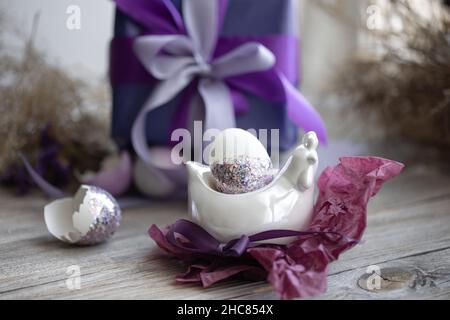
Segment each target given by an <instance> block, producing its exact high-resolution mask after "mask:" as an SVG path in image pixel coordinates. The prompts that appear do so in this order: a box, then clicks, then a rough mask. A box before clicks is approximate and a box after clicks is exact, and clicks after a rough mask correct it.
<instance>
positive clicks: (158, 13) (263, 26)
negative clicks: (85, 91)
mask: <svg viewBox="0 0 450 320" xmlns="http://www.w3.org/2000/svg"><path fill="white" fill-rule="evenodd" d="M115 2H116V5H117V10H116V17H115V31H114V38H113V40H112V42H111V51H110V80H111V85H112V98H113V112H112V136H113V138H114V140H115V141H116V143H117V144H118V145H119V146H120V147H121V148H123V149H126V148H130V147H131V146H132V144H133V145H134V147H135V149H139V148H136V143H137V142H136V141H133V143H132V140H133V139H134V140H139V139H137V138H136V137H134V138H133V136H136V135H138V134H137V133H136V134H134V135H133V134H132V131H133V130H134V129H135V130H136V131H139V130H142V131H144V132H143V133H142V135H143V137H142V138H143V139H141V140H145V144H148V145H150V146H152V145H170V136H171V132H172V131H173V130H174V129H176V128H191V127H192V122H193V121H194V120H205V118H207V119H209V122H210V125H208V124H207V125H206V128H208V127H218V129H224V128H226V127H233V126H236V127H240V128H243V129H249V128H252V129H255V130H259V129H268V131H269V138H268V145H269V147H270V141H271V139H270V129H279V146H280V149H281V150H287V149H289V148H290V147H292V146H293V144H294V143H295V142H296V141H297V134H298V127H301V129H304V130H308V131H309V130H313V131H316V132H318V135H319V139H321V140H322V141H324V140H325V130H324V128H323V123H322V122H321V120H320V116H319V115H318V114H317V112H316V111H315V110H314V109H313V108H312V107H311V106H310V105H309V104H308V103H307V101H306V100H305V99H304V98H303V97H302V96H301V95H299V93H298V92H297V91H296V89H295V86H296V85H297V84H298V83H299V80H300V79H299V75H298V71H299V68H298V66H299V41H298V38H297V36H296V19H295V16H294V15H295V13H296V10H294V3H293V1H291V0H265V1H260V0H246V1H242V0H228V1H226V0H213V1H209V0H208V1H205V0H193V1H189V2H187V1H181V0H172V1H170V0H153V1H149V0H146V1H144V0H115ZM184 7H186V8H184ZM188 7H189V8H188ZM183 9H186V10H183ZM211 13H212V14H211ZM196 27H197V29H196ZM209 30H213V31H211V32H205V31H209ZM169 36H174V37H187V38H188V39H189V40H190V39H193V40H194V41H193V42H194V44H198V43H199V42H200V47H208V45H209V47H210V48H209V56H208V58H205V56H204V58H205V59H201V60H202V61H201V63H199V66H200V67H204V69H205V70H207V71H205V72H203V71H198V70H196V71H195V72H196V73H195V74H194V75H193V76H191V78H190V81H188V82H189V83H187V84H186V85H185V86H184V87H183V86H182V87H181V88H180V89H179V90H176V92H175V93H170V94H169V96H170V97H169V98H168V99H164V98H166V97H164V98H163V99H159V100H161V101H160V102H161V103H159V104H158V105H157V106H155V105H151V106H149V104H152V103H153V102H154V101H150V102H149V99H150V100H151V98H149V97H151V96H152V95H153V94H154V93H155V91H156V90H155V88H157V87H158V86H160V85H161V83H164V85H165V87H166V88H165V89H166V91H170V90H171V89H170V87H171V82H170V81H173V83H174V86H177V81H178V82H179V81H180V78H179V77H178V76H180V74H183V72H182V71H184V70H182V69H177V66H178V65H182V64H183V58H186V56H187V55H192V56H193V57H194V59H195V61H198V59H197V58H198V56H201V54H200V55H199V54H197V53H198V52H188V53H186V52H184V51H183V50H185V49H186V48H184V49H183V50H181V49H179V48H178V49H177V48H175V49H174V47H176V46H175V45H172V46H171V44H168V43H166V44H167V46H165V47H158V48H157V49H155V42H157V40H158V39H165V38H167V37H169ZM152 37H153V38H152ZM158 37H160V38H158ZM164 37H165V38H164ZM177 39H178V38H177ZM211 39H212V40H211ZM141 40H142V41H141ZM146 41H147V42H146ZM152 41H153V42H152ZM208 41H209V42H208ZM136 42H139V43H138V45H137V46H136ZM180 43H182V42H180ZM205 43H206V44H207V45H206V46H205V45H204V44H205ZM256 44H258V45H259V46H256ZM146 45H147V47H146ZM152 46H153V47H152ZM179 46H180V45H179ZM158 50H159V52H158V53H155V52H156V51H158ZM177 50H178V51H177ZM252 50H253V51H252ZM182 51H183V52H182ZM185 51H186V50H185ZM194 51H195V50H194ZM200 51H201V50H200ZM233 51H234V52H233ZM230 53H231V54H230ZM158 54H159V55H160V56H157V55H158ZM227 54H228V56H230V57H231V58H234V60H235V61H234V65H233V63H231V64H228V65H226V64H227V61H226V60H227V58H228V57H225V56H226V55H227ZM251 54H255V59H252V57H251ZM258 54H259V55H260V56H264V57H261V59H262V61H261V63H259V62H258V63H259V65H255V66H252V64H253V62H254V61H258ZM174 55H178V58H179V59H177V60H175V59H173V58H174V57H173V56H174ZM240 55H241V56H242V57H243V58H242V59H240V57H241V56H240ZM221 57H225V59H221V60H220V58H221ZM165 59H166V60H167V59H169V60H168V61H164V60H165ZM170 59H172V60H170ZM246 59H247V60H246ZM214 60H216V61H220V63H225V65H226V68H223V69H226V70H225V71H224V70H222V71H221V72H222V74H221V75H220V80H221V81H220V85H217V86H216V87H213V88H211V86H210V88H209V89H208V92H207V93H205V92H204V91H206V89H205V90H203V91H202V87H201V86H202V85H203V87H204V88H205V87H207V86H208V84H207V83H206V82H207V81H205V80H204V79H205V78H207V79H208V81H209V80H211V79H217V78H219V76H217V74H219V73H220V71H219V72H216V73H215V74H214V70H216V69H220V66H219V67H218V68H216V65H214V63H213V62H214ZM228 60H230V59H228ZM231 60H232V59H231ZM239 60H241V62H239ZM224 61H225V62H224ZM246 61H247V62H248V63H246ZM264 61H265V62H264ZM166 62H167V64H166ZM228 62H229V61H228ZM220 63H219V64H220ZM239 63H240V65H239ZM189 66H190V65H189ZM210 66H212V67H210ZM200 67H199V68H200ZM234 67H236V69H239V68H241V69H244V70H239V72H234V73H233V72H232V71H231V74H230V70H232V69H233V68H234ZM200 69H201V68H200ZM211 69H213V72H212V73H209V71H210V70H211ZM172 71H173V72H172ZM216 71H217V70H216ZM161 72H163V73H164V72H165V74H164V75H161ZM171 72H172V73H171ZM168 73H171V74H168ZM223 74H225V75H223ZM174 75H175V76H174ZM164 76H166V77H165V78H164ZM171 77H173V78H176V77H178V78H176V79H171ZM181 80H183V79H181ZM214 81H215V80H214ZM205 83H206V84H205ZM217 88H218V89H220V90H219V94H218V95H217V94H216V93H217V92H214V90H215V89H217ZM216 91H217V90H216ZM225 91H226V92H225ZM199 93H200V95H199ZM202 93H203V94H202ZM214 94H216V95H214ZM208 97H209V101H208ZM199 98H200V99H199ZM155 99H158V97H156V98H155ZM227 99H228V100H230V101H229V102H228V104H229V105H231V108H232V109H233V110H232V111H231V113H232V117H233V119H231V116H230V111H229V110H226V109H227V108H230V107H229V106H221V105H222V104H225V105H226V103H218V102H217V101H219V102H221V101H222V102H223V101H224V100H227ZM153 104H155V103H153ZM146 105H147V111H143V109H145V108H146ZM221 108H222V109H223V110H222V109H221ZM140 117H141V118H142V119H143V120H142V119H141V120H142V121H141V122H142V123H141V125H140V126H139V125H138V124H137V123H138V122H139V120H137V119H139V118H140ZM206 128H204V129H206ZM132 138H133V139H132ZM139 143H140V144H141V145H142V144H143V142H142V141H141V142H139ZM138 154H139V152H138Z"/></svg>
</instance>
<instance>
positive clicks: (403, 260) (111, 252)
mask: <svg viewBox="0 0 450 320" xmlns="http://www.w3.org/2000/svg"><path fill="white" fill-rule="evenodd" d="M448 182H449V179H448V178H446V177H443V176H442V175H439V174H431V175H430V174H424V173H421V172H407V173H406V174H405V175H404V176H402V177H401V178H399V179H396V180H394V181H393V182H392V183H391V184H388V185H387V186H386V188H385V189H384V190H383V191H382V192H381V193H380V195H379V196H378V197H377V199H376V200H375V201H374V202H373V204H371V206H370V215H369V219H368V223H369V227H368V230H367V233H366V235H365V237H364V242H363V243H362V244H360V245H359V246H357V247H356V248H354V249H353V250H351V251H349V252H348V253H346V254H344V255H343V256H342V257H341V259H340V260H339V261H338V262H336V263H334V264H333V265H332V266H331V269H330V276H329V283H330V288H329V291H328V293H327V295H325V296H324V297H327V298H328V297H330V298H339V297H341V296H340V292H345V295H348V296H352V294H354V295H355V297H357V298H358V297H361V298H383V297H381V296H380V295H375V296H371V295H370V294H369V295H368V294H367V293H366V292H363V293H361V292H360V290H362V289H359V288H357V287H355V286H356V280H357V278H358V277H359V276H361V274H363V273H364V272H365V268H366V267H367V266H368V265H372V264H378V265H380V266H396V267H398V266H400V267H404V266H413V267H418V268H421V269H423V270H424V272H428V273H429V272H432V271H433V268H432V266H433V265H436V266H442V265H443V264H445V263H447V264H448V261H449V260H448V258H449V257H448V254H449V253H448V250H447V249H448V248H449V247H450V209H449V208H450V184H449V183H448ZM45 203H46V200H44V199H42V198H40V197H36V196H34V197H26V198H14V197H11V196H9V195H8V194H7V193H5V192H4V191H0V299H17V298H25V299H43V298H70V299H72V298H73V299H81V298H83V299H91V298H92V299H102V298H119V299H121V298H122V299H125V298H136V299H155V298H156V299H165V298H171V299H183V298H193V299H232V298H275V297H276V296H275V295H274V293H273V292H272V291H271V288H270V286H268V285H266V284H263V283H248V282H242V281H231V282H226V283H223V284H219V285H216V286H213V287H212V288H209V289H206V290H205V289H202V288H200V287H198V286H196V285H179V284H176V283H174V281H173V278H174V275H175V274H177V273H180V272H182V271H183V270H184V268H183V266H182V265H180V264H179V263H178V262H177V261H175V260H174V259H170V258H167V257H165V256H164V255H162V254H161V252H160V251H159V250H158V249H157V248H155V245H154V244H153V243H152V242H151V240H150V239H149V238H148V236H147V234H146V231H147V228H148V226H149V225H150V224H152V223H156V224H158V225H164V224H167V223H170V222H171V221H175V220H176V219H178V218H180V217H184V215H185V204H184V203H182V202H178V203H166V204H152V205H151V206H150V207H148V208H144V209H134V210H127V211H126V212H125V213H124V219H123V222H122V226H121V228H120V229H119V231H118V232H117V234H116V235H115V236H114V239H112V240H111V241H109V242H108V243H106V244H103V245H100V246H94V247H74V246H68V245H65V244H63V243H60V242H59V241H56V240H54V239H52V238H51V236H50V235H49V234H48V232H47V231H46V228H45V225H44V222H43V219H42V208H43V205H44V204H45ZM421 257H423V258H421ZM422 260H427V261H426V262H424V263H423V264H420V263H419V262H421V261H422ZM71 265H79V266H80V267H81V290H68V289H67V287H66V283H65V281H66V279H67V275H66V270H67V267H69V266H71ZM441 280H442V281H443V283H442V284H440V286H441V287H442V288H443V289H442V290H443V291H442V292H441V291H439V292H438V291H433V290H434V289H433V290H431V291H428V289H427V288H422V289H421V290H418V291H417V292H416V291H405V292H403V291H402V292H403V293H400V292H398V293H392V296H393V297H394V296H395V295H396V294H398V295H397V296H398V297H400V298H409V297H419V296H421V295H423V296H424V297H428V298H440V297H448V296H447V294H448V292H450V289H449V288H448V287H447V285H446V283H447V282H445V281H447V278H445V277H443V278H442V279H441ZM352 297H353V296H352Z"/></svg>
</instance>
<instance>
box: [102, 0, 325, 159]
mask: <svg viewBox="0 0 450 320" xmlns="http://www.w3.org/2000/svg"><path fill="white" fill-rule="evenodd" d="M212 1H217V3H218V10H217V11H218V12H217V15H218V17H217V19H216V22H217V33H218V31H219V30H220V28H221V25H222V22H223V19H224V16H225V13H226V9H227V2H228V1H227V0H212ZM115 2H116V4H117V7H118V8H119V10H121V11H122V12H124V13H125V14H127V15H128V16H130V17H131V18H133V19H134V20H135V21H136V22H137V23H139V24H140V26H141V27H142V28H143V32H142V35H148V34H150V35H186V33H187V31H186V23H185V21H183V17H181V15H180V13H179V12H178V10H177V9H176V8H175V7H174V5H173V3H172V2H171V1H170V0H154V1H148V0H134V1H130V0H115ZM189 13H191V14H192V13H193V12H192V11H191V12H189ZM195 14H200V12H199V11H197V12H196V13H195ZM195 14H194V15H193V17H191V21H192V19H194V18H195V17H196V15H195ZM200 16H201V15H200ZM202 17H203V18H206V17H208V16H205V15H203V16H202ZM185 18H186V17H185ZM190 25H191V26H192V24H190ZM138 38H139V37H138ZM216 40H217V41H215V47H214V48H213V54H212V58H213V60H214V59H215V58H217V57H218V56H223V55H224V54H226V53H228V52H230V51H232V50H233V49H235V48H237V47H239V46H240V45H243V44H246V43H252V42H253V43H254V42H257V43H260V44H261V45H263V46H264V47H266V48H267V49H268V50H270V51H271V52H272V54H274V56H275V57H276V62H275V65H274V66H273V67H272V68H270V69H269V70H263V71H258V72H251V73H247V74H240V75H237V76H231V77H225V78H224V79H223V81H224V83H225V84H227V86H228V87H229V89H230V94H231V97H232V101H233V103H236V102H239V103H238V105H236V104H235V105H234V108H235V112H237V113H239V112H242V111H245V109H246V103H245V102H243V94H251V95H254V96H256V97H259V98H262V99H264V100H268V101H271V102H279V103H284V104H285V105H286V108H287V111H288V112H287V113H288V116H289V117H290V119H291V120H292V121H293V122H294V123H295V124H296V125H297V126H298V127H301V128H302V129H304V130H305V131H315V132H316V133H317V136H318V137H319V140H320V141H321V142H322V143H326V139H327V138H326V129H325V125H324V123H323V121H322V120H321V118H320V115H319V114H318V113H317V111H316V110H315V109H314V108H313V107H312V106H311V105H310V104H309V102H308V101H307V100H306V99H305V98H304V97H303V96H302V95H301V94H300V93H299V92H298V90H297V89H296V88H295V86H294V85H293V84H292V83H293V82H295V81H296V80H297V78H296V75H297V70H298V59H297V53H298V52H297V49H296V47H297V40H296V39H295V38H294V37H292V36H287V35H271V36H261V37H226V38H225V37H218V38H217V39H216ZM210 42H211V41H210ZM213 42H214V41H212V42H211V43H213ZM133 44H134V39H131V38H115V39H113V41H112V44H111V65H110V75H111V82H112V84H113V85H114V84H124V83H137V82H146V83H152V82H154V81H155V79H154V78H153V77H152V76H150V75H149V73H148V72H146V71H147V70H146V69H145V68H144V67H143V66H142V65H141V64H140V63H139V61H138V59H137V58H136V56H135V55H134V53H133V50H132V46H133ZM141 62H142V60H141ZM189 100H190V99H185V101H189ZM186 103H187V102H186ZM182 109H184V108H182ZM236 109H237V110H236ZM180 117H181V118H183V119H180ZM184 117H185V113H179V114H177V115H176V118H175V119H174V122H175V123H177V124H179V123H186V119H185V118H184ZM139 140H140V139H135V142H136V141H138V143H139V144H142V143H141V142H139ZM135 144H136V143H135ZM138 154H139V151H138Z"/></svg>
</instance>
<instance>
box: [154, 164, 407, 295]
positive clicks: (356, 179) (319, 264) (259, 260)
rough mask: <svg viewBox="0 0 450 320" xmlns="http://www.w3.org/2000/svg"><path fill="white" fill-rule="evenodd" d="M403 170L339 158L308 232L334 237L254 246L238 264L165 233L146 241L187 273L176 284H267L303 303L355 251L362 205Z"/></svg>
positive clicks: (323, 183) (327, 173) (324, 179)
mask: <svg viewBox="0 0 450 320" xmlns="http://www.w3.org/2000/svg"><path fill="white" fill-rule="evenodd" d="M403 168H404V165H403V164H401V163H398V162H395V161H391V160H386V159H382V158H377V157H344V158H341V159H340V163H339V164H338V165H337V166H335V167H328V168H327V169H325V170H324V172H322V174H321V176H320V178H319V181H318V188H319V197H318V199H317V202H316V204H315V206H314V213H313V218H312V221H311V224H310V227H309V228H308V230H307V231H320V232H336V233H339V234H341V235H344V236H345V237H339V236H334V235H332V234H324V233H322V234H314V235H305V236H300V237H298V238H297V240H295V241H294V242H292V243H290V244H289V245H287V246H279V245H267V244H263V245H259V246H256V247H250V248H247V250H246V253H245V254H244V255H242V256H241V257H238V258H232V257H222V256H217V255H207V254H192V253H191V252H186V251H183V250H181V249H180V248H178V247H175V246H173V245H172V244H171V243H170V242H168V241H167V239H166V237H165V234H166V232H167V230H168V229H164V230H160V229H159V228H158V227H157V226H155V225H152V226H151V227H150V229H149V234H150V237H151V238H152V239H153V240H154V241H155V242H156V244H157V245H158V246H159V247H160V248H162V249H164V250H165V251H166V252H168V253H170V254H171V255H173V256H175V257H177V258H178V259H180V260H182V261H184V262H185V263H186V264H187V266H188V269H187V271H186V272H185V273H184V274H181V275H178V276H177V278H176V279H177V281H179V282H198V283H201V284H202V285H203V287H209V286H211V285H213V284H215V283H217V282H219V281H223V280H225V279H229V278H231V277H238V276H239V277H241V278H244V279H247V280H252V281H261V280H264V279H265V280H267V281H268V282H269V283H271V284H272V285H273V286H274V288H275V290H276V291H277V292H278V294H279V295H280V297H281V298H282V299H293V298H306V297H312V296H317V295H320V294H322V293H324V292H325V291H326V289H327V267H328V264H329V263H331V262H333V261H335V260H337V259H338V258H339V255H340V254H341V253H342V252H344V251H346V250H348V249H350V248H351V247H353V246H354V244H355V243H354V242H353V241H351V240H350V239H353V240H360V239H361V238H362V235H363V232H364V230H365V228H366V218H367V203H368V202H369V199H370V198H371V197H373V196H374V195H375V194H376V193H377V192H378V191H379V190H380V188H381V186H382V185H383V183H384V182H386V181H388V180H390V179H391V178H393V177H395V176H397V175H398V174H399V173H400V172H401V171H402V169H403Z"/></svg>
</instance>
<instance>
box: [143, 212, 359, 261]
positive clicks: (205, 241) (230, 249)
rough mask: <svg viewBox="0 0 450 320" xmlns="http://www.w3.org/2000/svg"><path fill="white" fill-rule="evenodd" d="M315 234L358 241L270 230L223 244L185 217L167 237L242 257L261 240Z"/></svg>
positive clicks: (194, 248)
mask: <svg viewBox="0 0 450 320" xmlns="http://www.w3.org/2000/svg"><path fill="white" fill-rule="evenodd" d="M155 227H156V226H155V225H153V226H152V227H151V228H150V230H149V233H150V234H151V232H152V228H155ZM177 234H179V235H181V236H183V237H184V238H185V239H186V240H187V241H188V242H182V241H179V240H178V239H177V237H176V235H177ZM314 235H325V236H326V235H335V236H338V237H339V239H344V240H345V241H346V242H347V243H349V244H352V245H353V244H356V243H357V242H358V241H357V240H355V239H351V238H349V237H347V236H345V235H343V234H341V233H339V232H334V231H293V230H270V231H264V232H260V233H257V234H254V235H251V236H246V235H243V236H241V237H240V238H239V239H235V240H231V241H230V242H228V243H226V244H223V243H220V242H219V241H218V240H217V239H216V238H214V237H213V236H212V235H211V234H209V233H208V232H207V231H206V230H205V229H203V228H202V227H200V226H199V225H197V224H195V223H193V222H191V221H189V220H185V219H180V220H178V221H176V222H175V223H174V224H173V225H171V226H170V228H169V231H168V232H167V234H166V238H167V241H169V242H170V243H171V244H172V245H173V246H175V247H177V248H179V249H181V250H184V251H188V252H192V253H201V254H211V255H219V256H224V257H240V256H242V255H243V254H244V253H245V251H246V250H247V248H249V247H251V246H254V245H256V244H257V242H259V241H266V240H274V239H280V238H287V237H299V236H314Z"/></svg>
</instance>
